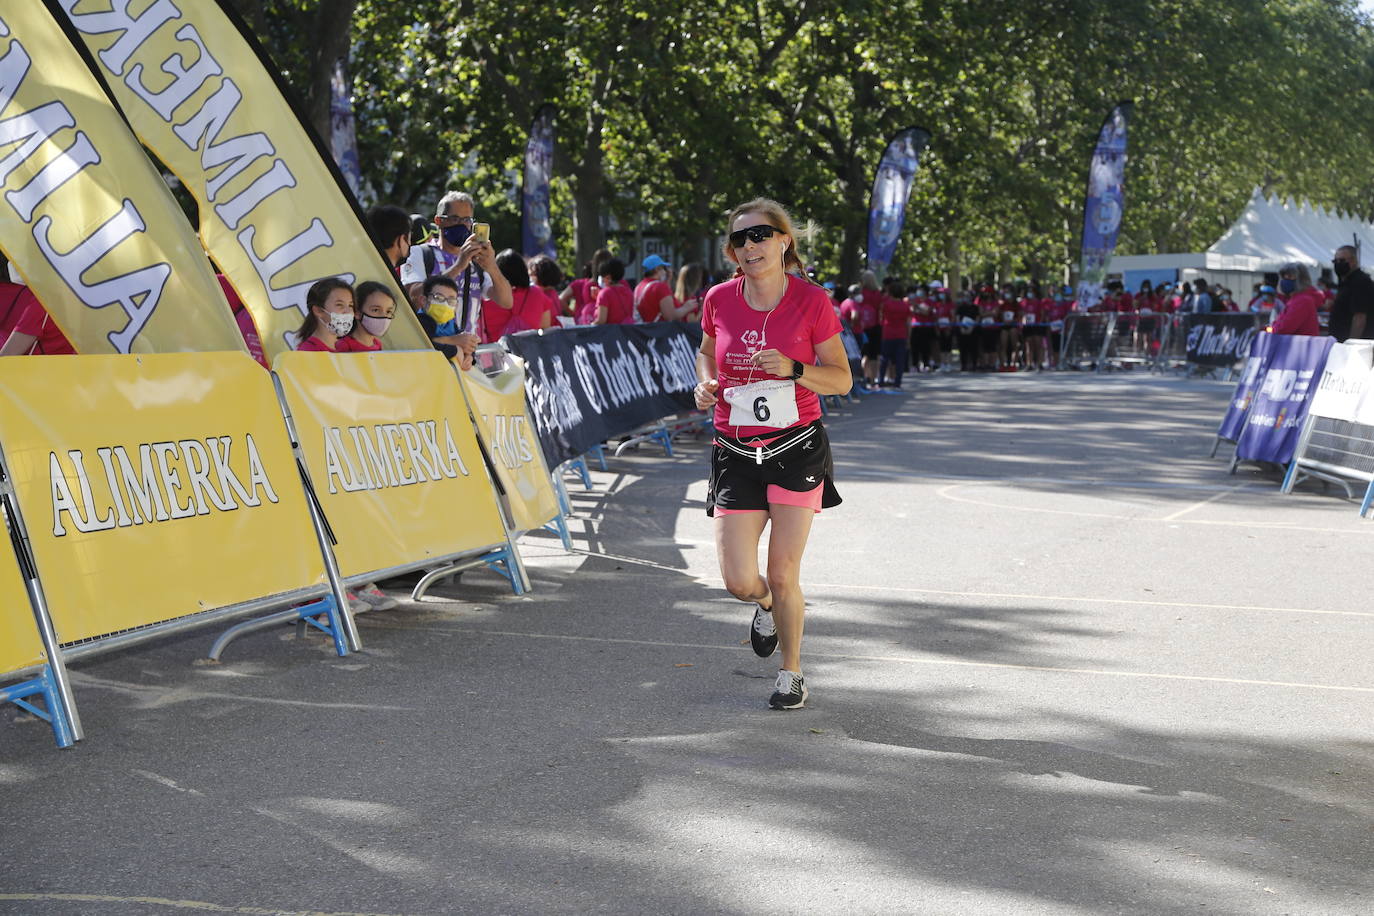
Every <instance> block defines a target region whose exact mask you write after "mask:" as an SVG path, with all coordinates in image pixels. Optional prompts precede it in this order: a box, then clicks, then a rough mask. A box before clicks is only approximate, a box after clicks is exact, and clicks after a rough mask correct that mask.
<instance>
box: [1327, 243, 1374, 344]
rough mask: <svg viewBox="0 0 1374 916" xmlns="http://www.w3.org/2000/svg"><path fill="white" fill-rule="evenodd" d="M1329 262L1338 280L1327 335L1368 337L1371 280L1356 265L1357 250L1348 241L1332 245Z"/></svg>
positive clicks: (1373, 303) (1373, 295)
mask: <svg viewBox="0 0 1374 916" xmlns="http://www.w3.org/2000/svg"><path fill="white" fill-rule="evenodd" d="M1331 266H1332V268H1333V269H1334V270H1335V271H1336V279H1337V280H1338V281H1339V285H1338V286H1337V287H1336V298H1335V300H1334V301H1333V302H1332V303H1331V322H1330V324H1331V336H1332V337H1334V338H1336V340H1338V341H1346V340H1351V339H1364V338H1367V337H1369V336H1370V335H1371V334H1374V322H1371V320H1370V316H1371V314H1374V281H1371V280H1370V279H1369V274H1367V273H1365V272H1364V271H1363V270H1361V269H1360V256H1359V253H1358V252H1356V251H1355V249H1354V248H1353V247H1352V246H1350V245H1342V246H1341V247H1340V248H1337V249H1336V253H1335V254H1334V255H1333V256H1332V258H1331Z"/></svg>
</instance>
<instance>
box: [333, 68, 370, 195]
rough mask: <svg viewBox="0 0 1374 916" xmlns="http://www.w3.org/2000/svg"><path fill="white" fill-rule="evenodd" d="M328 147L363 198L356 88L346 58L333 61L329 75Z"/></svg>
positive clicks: (347, 180)
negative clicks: (356, 128)
mask: <svg viewBox="0 0 1374 916" xmlns="http://www.w3.org/2000/svg"><path fill="white" fill-rule="evenodd" d="M329 151H330V152H331V153H333V154H334V161H335V162H336V163H338V165H339V173H340V174H342V175H343V177H344V181H346V182H348V190H350V191H352V192H353V196H354V197H355V198H357V199H358V200H361V199H362V196H363V194H362V191H363V170H362V164H361V163H360V162H359V160H358V137H357V134H356V132H355V131H354V128H353V92H352V83H351V82H350V81H349V79H348V71H347V69H346V68H345V66H344V61H343V58H339V60H337V61H335V63H334V73H333V75H332V76H331V77H330V78H329Z"/></svg>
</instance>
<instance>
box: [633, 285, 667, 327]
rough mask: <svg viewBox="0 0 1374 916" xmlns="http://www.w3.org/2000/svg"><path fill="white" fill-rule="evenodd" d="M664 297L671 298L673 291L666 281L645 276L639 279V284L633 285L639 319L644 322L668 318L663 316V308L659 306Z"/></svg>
mask: <svg viewBox="0 0 1374 916" xmlns="http://www.w3.org/2000/svg"><path fill="white" fill-rule="evenodd" d="M664 298H668V299H672V298H673V291H672V290H671V289H669V288H668V284H667V283H664V282H663V281H662V280H650V279H647V278H645V279H643V280H640V281H639V285H638V286H636V287H635V310H636V311H638V312H639V320H640V321H643V322H645V323H648V322H650V321H660V320H662V321H667V320H668V319H666V318H664V317H663V310H662V309H661V308H659V305H660V303H662V302H663V300H664ZM674 301H676V300H674Z"/></svg>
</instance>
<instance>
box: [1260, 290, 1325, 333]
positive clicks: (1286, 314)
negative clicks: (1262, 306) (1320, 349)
mask: <svg viewBox="0 0 1374 916" xmlns="http://www.w3.org/2000/svg"><path fill="white" fill-rule="evenodd" d="M1323 298H1324V297H1323V296H1322V293H1321V290H1319V289H1316V288H1315V287H1311V286H1309V287H1308V288H1307V289H1305V290H1302V291H1301V292H1297V293H1294V294H1293V298H1292V299H1289V300H1288V304H1287V305H1286V306H1284V308H1283V314H1282V315H1280V316H1279V317H1278V318H1276V319H1275V320H1274V323H1273V325H1272V326H1271V327H1272V328H1273V331H1274V333H1275V334H1306V335H1308V336H1309V337H1316V336H1317V335H1319V334H1321V332H1322V326H1321V322H1319V321H1318V320H1317V306H1319V305H1321V303H1322V300H1323Z"/></svg>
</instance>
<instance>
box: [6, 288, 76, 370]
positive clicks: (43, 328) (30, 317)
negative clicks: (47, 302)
mask: <svg viewBox="0 0 1374 916" xmlns="http://www.w3.org/2000/svg"><path fill="white" fill-rule="evenodd" d="M23 298H24V306H23V308H24V310H23V311H22V312H20V313H19V320H18V321H16V322H15V323H14V330H16V331H18V332H19V333H21V334H27V335H29V336H30V337H37V338H38V339H37V340H35V341H34V342H33V346H32V347H30V348H29V354H28V355H30V356H61V355H67V354H75V353H76V348H75V347H73V346H72V343H71V341H70V340H68V339H67V335H65V334H63V333H62V329H61V328H59V327H58V326H57V322H55V321H53V320H52V316H51V315H49V314H48V312H47V310H46V309H44V308H43V306H42V304H40V303H39V301H38V299H37V298H36V297H35V296H33V295H32V294H30V295H28V296H24V297H23Z"/></svg>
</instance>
